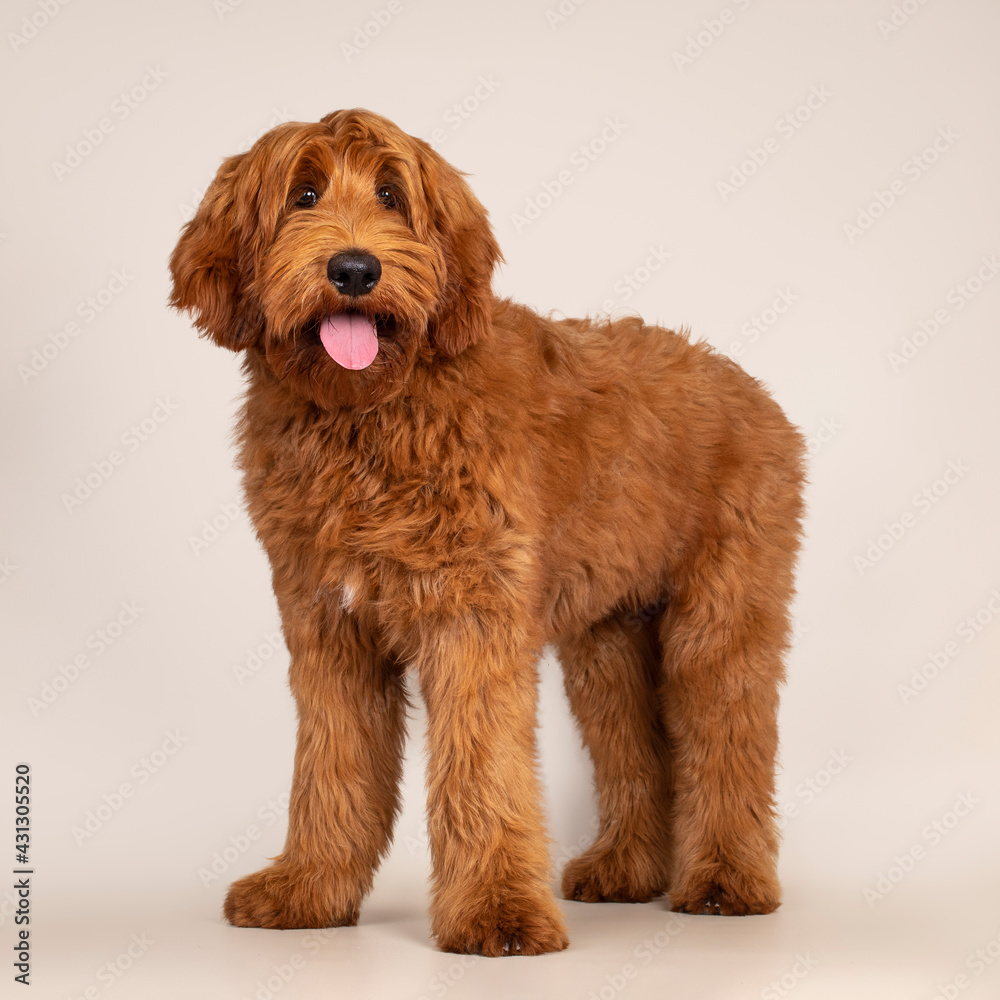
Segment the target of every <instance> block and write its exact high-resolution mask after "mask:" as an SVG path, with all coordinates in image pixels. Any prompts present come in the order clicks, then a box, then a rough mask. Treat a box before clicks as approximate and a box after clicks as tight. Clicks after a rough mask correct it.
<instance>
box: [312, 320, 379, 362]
mask: <svg viewBox="0 0 1000 1000" xmlns="http://www.w3.org/2000/svg"><path fill="white" fill-rule="evenodd" d="M319 339H320V340H321V341H323V346H324V347H325V348H326V353H327V354H329V355H330V357H331V358H333V360H334V361H336V362H337V364H338V365H341V366H342V367H344V368H353V369H355V370H357V369H359V368H367V367H368V366H369V365H370V364H371V363H372V362H373V361H374V360H375V355H376V354H378V337H377V336H376V335H375V325H374V324H373V323H372V321H371V320H370V319H368V317H367V316H362V315H361V313H332V314H331V315H329V316H327V317H326V319H325V320H323V322H322V323H321V324H320V328H319Z"/></svg>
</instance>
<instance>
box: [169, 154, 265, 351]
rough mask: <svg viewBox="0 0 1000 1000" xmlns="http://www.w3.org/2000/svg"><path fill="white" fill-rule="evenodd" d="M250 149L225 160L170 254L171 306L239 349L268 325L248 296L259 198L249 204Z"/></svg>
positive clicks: (222, 342) (223, 343)
mask: <svg viewBox="0 0 1000 1000" xmlns="http://www.w3.org/2000/svg"><path fill="white" fill-rule="evenodd" d="M246 155H247V154H246V153H240V154H239V155H238V156H231V157H230V158H229V159H227V160H225V161H224V162H223V164H222V166H221V167H219V172H218V173H217V174H216V175H215V180H213V181H212V183H211V185H209V188H208V190H207V191H206V192H205V196H204V198H202V200H201V204H200V205H199V206H198V211H197V212H196V213H195V216H194V218H193V219H192V220H191V221H190V222H189V223H187V225H186V226H185V227H184V229H183V230H182V232H181V237H180V239H179V240H178V242H177V246H176V247H175V248H174V252H173V253H172V254H171V256H170V273H171V274H172V276H173V279H174V287H173V291H172V292H171V295H170V305H172V306H173V307H174V308H175V309H182V310H187V311H188V312H190V313H191V317H192V319H193V320H194V325H195V326H196V327H197V328H198V329H199V330H200V331H201V332H202V333H203V334H206V335H207V336H209V337H211V338H212V340H214V341H215V342H216V343H217V344H219V345H220V346H222V347H228V348H229V349H230V350H231V351H240V350H243V349H244V348H245V347H249V346H250V345H251V344H252V343H254V342H255V341H257V339H258V338H259V337H260V336H261V334H262V333H263V329H264V321H263V317H262V315H261V312H260V310H259V309H258V308H257V307H256V305H255V304H254V303H253V301H252V299H251V298H250V295H249V289H248V287H247V286H248V284H249V283H250V281H251V279H252V277H253V244H254V243H255V240H254V239H253V236H254V230H255V228H256V224H257V218H256V216H257V212H256V204H255V199H251V204H249V205H248V204H246V200H247V199H246V198H244V197H241V191H240V188H241V187H242V186H245V185H246V184H247V181H246V179H245V178H244V177H243V176H242V175H243V174H244V173H245V172H246V171H245V170H244V169H241V168H242V167H245V164H244V160H245V158H246Z"/></svg>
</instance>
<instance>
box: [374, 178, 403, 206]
mask: <svg viewBox="0 0 1000 1000" xmlns="http://www.w3.org/2000/svg"><path fill="white" fill-rule="evenodd" d="M375 197H376V198H378V200H379V201H380V202H382V204H383V205H385V207H386V208H398V207H399V201H398V200H397V198H396V192H395V191H394V190H393V189H392V186H391V185H389V184H381V185H379V189H378V190H377V191H376V192H375Z"/></svg>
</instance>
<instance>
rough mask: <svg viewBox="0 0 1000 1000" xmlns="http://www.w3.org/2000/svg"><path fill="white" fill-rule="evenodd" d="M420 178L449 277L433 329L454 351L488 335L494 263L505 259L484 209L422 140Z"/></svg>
mask: <svg viewBox="0 0 1000 1000" xmlns="http://www.w3.org/2000/svg"><path fill="white" fill-rule="evenodd" d="M421 147H422V148H421V155H420V157H419V160H420V178H421V182H422V184H423V188H424V196H425V198H426V201H427V206H428V209H429V211H430V220H429V222H430V228H431V231H432V232H433V233H434V234H435V236H436V237H437V242H438V243H439V249H440V251H441V254H442V256H443V258H444V264H445V269H446V278H445V285H444V289H443V291H442V293H441V297H440V300H439V303H438V308H437V311H436V312H435V314H434V315H433V316H432V317H431V321H430V335H431V339H432V341H433V342H434V344H435V345H436V346H437V347H438V349H439V350H441V351H442V352H443V353H445V354H447V355H449V356H450V357H454V356H455V355H456V354H460V353H461V352H462V351H464V350H465V349H466V348H467V347H469V346H470V345H471V344H475V343H477V342H478V341H480V340H482V339H483V338H484V337H486V336H487V334H488V333H489V330H490V322H491V321H490V312H491V307H492V302H493V290H492V287H491V284H492V279H493V269H494V267H496V265H497V264H498V263H500V262H501V261H502V260H503V256H502V255H501V253H500V247H499V246H498V245H497V241H496V238H495V237H494V235H493V227H492V226H491V225H490V221H489V217H488V215H487V214H486V209H485V208H483V206H482V205H481V204H480V203H479V200H478V199H477V198H476V196H475V195H474V194H473V193H472V191H471V190H470V188H469V185H468V184H466V183H465V181H464V180H463V179H462V174H461V173H459V171H457V170H456V169H455V168H454V167H453V166H451V164H449V163H447V162H446V161H445V160H444V159H443V158H442V157H441V156H439V155H438V154H437V153H436V152H434V150H432V149H431V148H430V146H428V145H426V143H421Z"/></svg>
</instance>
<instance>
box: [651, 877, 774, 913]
mask: <svg viewBox="0 0 1000 1000" xmlns="http://www.w3.org/2000/svg"><path fill="white" fill-rule="evenodd" d="M780 905H781V893H780V891H779V889H778V885H777V883H776V882H774V881H773V880H772V879H759V880H750V879H743V880H741V884H740V886H739V887H737V884H736V880H735V879H732V878H728V877H726V874H725V873H720V874H718V875H716V876H715V878H714V879H711V880H706V881H702V882H700V883H698V884H694V885H691V886H690V887H678V888H671V890H670V908H671V909H672V910H674V911H675V912H677V913H703V914H704V913H707V914H714V915H716V916H722V917H746V916H749V915H750V914H753V913H773V912H774V911H775V910H776V909H777V908H778V907H779V906H780Z"/></svg>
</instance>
